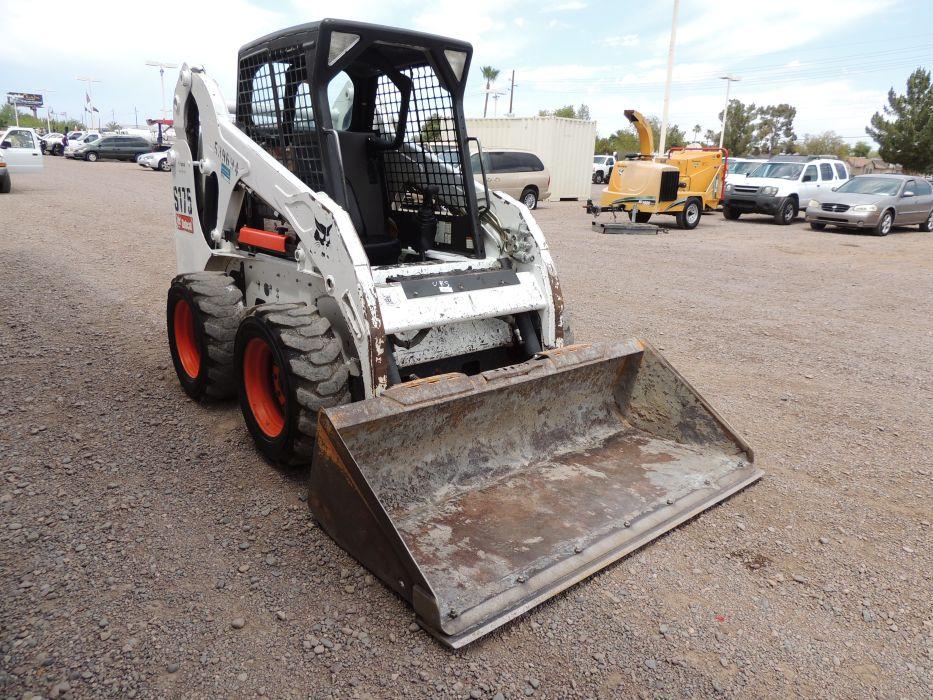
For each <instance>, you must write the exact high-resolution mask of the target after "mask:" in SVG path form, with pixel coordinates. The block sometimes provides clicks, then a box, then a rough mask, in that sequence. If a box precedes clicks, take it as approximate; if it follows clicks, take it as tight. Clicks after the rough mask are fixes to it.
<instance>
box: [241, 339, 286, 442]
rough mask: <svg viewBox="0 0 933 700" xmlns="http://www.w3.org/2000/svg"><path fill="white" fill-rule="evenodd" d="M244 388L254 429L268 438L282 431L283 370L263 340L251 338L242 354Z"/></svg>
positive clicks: (283, 407) (283, 413)
mask: <svg viewBox="0 0 933 700" xmlns="http://www.w3.org/2000/svg"><path fill="white" fill-rule="evenodd" d="M243 386H244V387H245V388H246V400H247V402H248V403H249V408H250V411H251V412H252V414H253V418H255V419H256V425H258V426H259V429H260V430H261V431H262V432H263V433H265V434H266V436H267V437H270V438H274V437H278V436H279V435H280V434H281V433H282V431H283V430H284V429H285V403H286V401H285V391H284V389H283V388H282V369H281V368H280V367H279V365H278V363H277V362H276V361H275V356H274V355H273V354H272V348H271V347H270V346H269V343H267V342H266V341H265V340H263V339H262V338H250V340H249V342H248V343H247V344H246V351H245V352H244V353H243Z"/></svg>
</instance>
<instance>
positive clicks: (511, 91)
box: [509, 68, 515, 117]
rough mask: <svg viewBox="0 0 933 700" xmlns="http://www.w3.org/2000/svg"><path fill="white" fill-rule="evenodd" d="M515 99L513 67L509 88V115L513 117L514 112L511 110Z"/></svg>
mask: <svg viewBox="0 0 933 700" xmlns="http://www.w3.org/2000/svg"><path fill="white" fill-rule="evenodd" d="M514 99H515V69H514V68H513V69H512V86H511V87H510V88H509V116H510V117H514V116H515V112H513V111H512V103H513V101H514Z"/></svg>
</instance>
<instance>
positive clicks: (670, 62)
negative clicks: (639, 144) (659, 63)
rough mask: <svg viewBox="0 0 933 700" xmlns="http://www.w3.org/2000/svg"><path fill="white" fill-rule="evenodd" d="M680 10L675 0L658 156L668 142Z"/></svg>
mask: <svg viewBox="0 0 933 700" xmlns="http://www.w3.org/2000/svg"><path fill="white" fill-rule="evenodd" d="M679 9H680V0H674V16H673V18H672V19H671V43H670V46H669V47H668V50H667V81H666V82H665V83H664V112H663V113H662V115H661V138H660V139H659V142H660V143H659V144H658V155H663V154H664V146H665V142H666V141H667V108H668V105H669V104H670V101H671V76H672V75H673V73H674V46H675V45H676V43H677V11H678V10H679Z"/></svg>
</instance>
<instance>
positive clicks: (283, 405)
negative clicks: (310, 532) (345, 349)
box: [234, 304, 350, 466]
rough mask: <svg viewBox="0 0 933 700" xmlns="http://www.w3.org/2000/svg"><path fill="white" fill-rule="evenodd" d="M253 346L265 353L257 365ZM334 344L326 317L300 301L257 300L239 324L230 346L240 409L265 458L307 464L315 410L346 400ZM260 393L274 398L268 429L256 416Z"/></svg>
mask: <svg viewBox="0 0 933 700" xmlns="http://www.w3.org/2000/svg"><path fill="white" fill-rule="evenodd" d="M256 349H258V350H259V352H260V354H261V355H262V354H263V353H267V355H266V356H265V359H263V358H260V360H259V369H258V370H257V367H256V353H255V352H254V350H256ZM340 349H341V345H340V341H339V340H338V339H337V337H336V336H335V335H334V331H333V330H332V329H331V326H330V321H328V320H327V319H326V318H324V317H323V316H321V315H320V314H319V313H318V312H317V309H315V308H312V307H309V306H307V305H305V304H261V305H259V306H257V307H255V308H254V309H253V310H252V311H251V312H250V313H249V314H248V315H247V316H246V317H245V318H244V319H243V321H242V322H241V323H240V327H239V330H238V331H237V334H236V343H235V347H234V367H235V371H236V380H237V387H238V390H239V396H240V409H241V411H242V412H243V418H244V420H245V421H246V426H247V428H248V429H249V432H250V434H251V435H252V437H253V440H254V441H255V443H256V447H257V448H258V449H259V451H260V452H262V453H263V455H264V456H265V457H266V458H267V459H269V460H270V461H271V462H273V463H275V464H280V465H283V466H297V465H301V464H307V463H309V462H310V461H311V457H312V454H313V449H314V438H315V434H316V432H317V412H318V410H320V409H321V408H326V407H330V406H337V405H339V404H344V403H349V401H350V389H349V373H348V371H347V366H346V363H345V362H344V361H343V358H342V357H341V354H340ZM267 370H268V373H267V374H265V376H263V373H265V372H266V371H267ZM257 371H258V372H259V374H260V376H259V377H258V378H257V375H256V373H257ZM263 382H265V385H266V386H265V387H263V386H261V385H262V383H263ZM257 387H258V388H257ZM263 393H268V394H270V395H271V398H274V399H276V400H277V402H278V403H277V404H275V405H274V406H273V408H276V407H277V408H278V410H279V413H278V415H276V416H274V421H273V423H275V426H273V428H272V429H270V426H269V423H270V421H269V419H268V417H266V418H265V419H264V417H263V416H262V415H261V414H262V410H261V409H262V401H263V400H264V399H263V397H262V394H263ZM257 394H258V395H257ZM265 400H266V401H268V399H265ZM254 407H255V408H254ZM276 427H277V429H278V431H277V432H276Z"/></svg>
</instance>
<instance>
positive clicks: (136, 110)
mask: <svg viewBox="0 0 933 700" xmlns="http://www.w3.org/2000/svg"><path fill="white" fill-rule="evenodd" d="M133 114H135V115H136V117H135V122H134V123H135V124H136V128H137V129H138V128H139V110H138V109H136V105H133Z"/></svg>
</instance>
